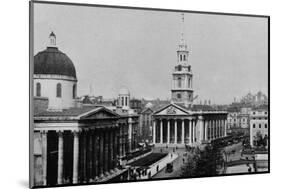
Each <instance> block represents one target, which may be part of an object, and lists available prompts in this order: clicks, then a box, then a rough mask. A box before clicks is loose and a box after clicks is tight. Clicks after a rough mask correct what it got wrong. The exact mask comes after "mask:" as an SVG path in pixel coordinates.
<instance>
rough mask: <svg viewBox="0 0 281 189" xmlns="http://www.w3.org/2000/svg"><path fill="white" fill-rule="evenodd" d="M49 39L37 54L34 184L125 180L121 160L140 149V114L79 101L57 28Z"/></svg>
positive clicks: (52, 184) (73, 74)
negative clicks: (138, 128)
mask: <svg viewBox="0 0 281 189" xmlns="http://www.w3.org/2000/svg"><path fill="white" fill-rule="evenodd" d="M49 39H50V45H49V46H48V47H47V49H45V50H44V51H41V52H39V53H37V54H36V55H35V57H34V75H33V77H34V81H33V82H34V83H33V86H34V97H33V102H34V111H33V114H34V115H33V118H34V124H33V131H34V133H33V136H32V137H33V141H34V143H33V149H32V151H33V161H32V162H33V167H34V171H33V175H32V177H33V178H34V179H33V182H34V185H35V186H54V185H61V184H76V183H91V182H105V181H110V180H111V179H119V180H123V179H124V180H126V179H127V178H126V177H127V170H126V169H125V168H124V166H121V165H122V160H123V159H124V157H125V156H126V154H128V153H130V152H133V151H134V150H135V149H136V148H137V141H135V139H136V136H135V135H136V134H135V131H136V130H137V126H138V116H136V115H134V114H130V115H129V114H128V113H126V109H125V110H123V111H122V114H119V113H118V112H117V111H112V110H110V109H109V108H107V107H104V106H94V105H82V104H79V103H77V100H76V98H77V96H76V95H77V94H76V93H77V92H76V90H77V77H76V70H75V67H74V64H73V63H72V61H71V60H70V58H69V57H68V56H67V55H66V54H64V53H63V52H61V51H60V50H59V49H58V47H56V36H55V34H54V33H51V34H50V36H49ZM122 95H124V94H121V95H119V96H121V97H123V96H122ZM126 95H127V96H128V94H126ZM120 108H121V109H122V106H121V107H119V109H120Z"/></svg>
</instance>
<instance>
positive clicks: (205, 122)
mask: <svg viewBox="0 0 281 189" xmlns="http://www.w3.org/2000/svg"><path fill="white" fill-rule="evenodd" d="M204 125H205V140H208V120H205V121H204Z"/></svg>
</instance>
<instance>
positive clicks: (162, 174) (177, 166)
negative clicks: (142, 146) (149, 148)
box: [152, 147, 190, 179]
mask: <svg viewBox="0 0 281 189" xmlns="http://www.w3.org/2000/svg"><path fill="white" fill-rule="evenodd" d="M153 151H155V152H161V151H162V152H168V153H175V154H177V155H178V157H177V158H176V159H175V160H174V161H173V171H172V172H171V173H168V172H166V168H164V169H162V170H161V171H159V172H158V173H157V174H155V175H154V176H153V177H152V179H154V178H171V177H172V178H175V177H181V172H182V167H183V166H184V162H183V159H184V160H185V162H186V161H187V157H188V154H189V153H190V152H187V151H186V149H185V148H178V149H175V148H165V147H163V148H161V147H157V148H154V149H153ZM184 153H187V156H183V154H184Z"/></svg>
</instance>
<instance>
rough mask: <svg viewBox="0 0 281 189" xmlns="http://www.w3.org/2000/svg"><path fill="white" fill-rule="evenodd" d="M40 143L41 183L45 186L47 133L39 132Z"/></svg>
mask: <svg viewBox="0 0 281 189" xmlns="http://www.w3.org/2000/svg"><path fill="white" fill-rule="evenodd" d="M40 134H41V141H42V181H43V185H47V131H45V130H43V131H40Z"/></svg>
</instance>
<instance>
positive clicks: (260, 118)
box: [252, 117, 267, 120]
mask: <svg viewBox="0 0 281 189" xmlns="http://www.w3.org/2000/svg"><path fill="white" fill-rule="evenodd" d="M252 119H258V120H262V119H265V120H267V117H264V118H262V117H259V118H256V117H253V118H252Z"/></svg>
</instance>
